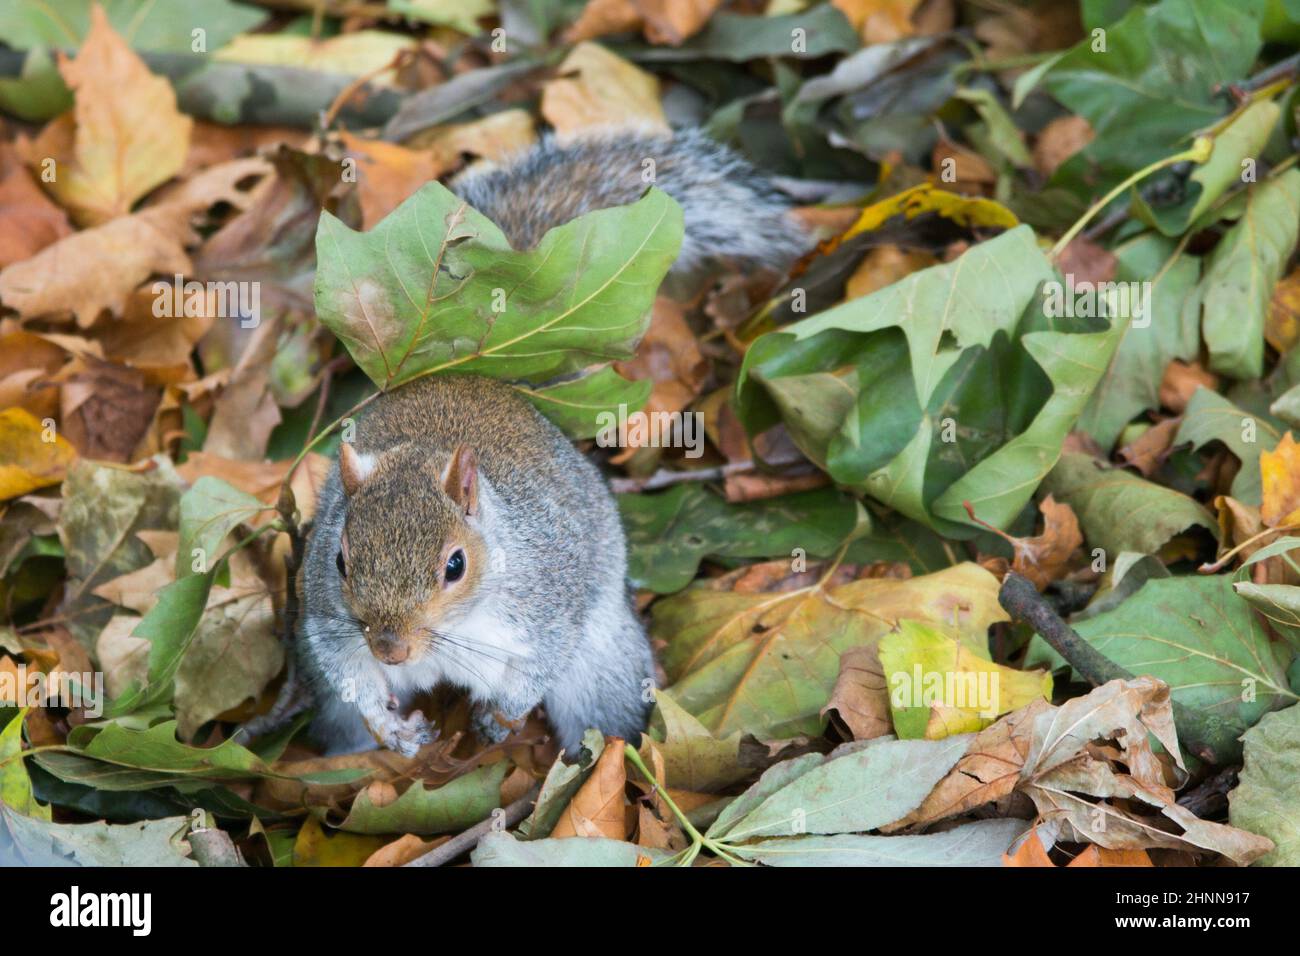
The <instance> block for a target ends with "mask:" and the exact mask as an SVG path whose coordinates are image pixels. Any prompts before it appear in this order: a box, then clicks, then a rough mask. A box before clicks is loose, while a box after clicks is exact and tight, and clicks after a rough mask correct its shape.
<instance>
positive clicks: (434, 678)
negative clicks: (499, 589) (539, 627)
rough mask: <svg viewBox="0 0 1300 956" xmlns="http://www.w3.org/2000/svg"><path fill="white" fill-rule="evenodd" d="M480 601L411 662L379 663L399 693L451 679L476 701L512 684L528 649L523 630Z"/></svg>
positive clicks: (495, 696)
mask: <svg viewBox="0 0 1300 956" xmlns="http://www.w3.org/2000/svg"><path fill="white" fill-rule="evenodd" d="M485 603H486V602H484V603H481V604H480V605H479V606H478V607H476V608H474V609H473V610H472V611H471V612H470V613H469V614H468V615H467V616H466V617H465V618H463V619H462V620H460V621H459V622H457V623H456V625H455V626H454V627H453V628H452V629H451V630H450V631H449V632H448V634H447V637H446V638H445V639H440V640H438V641H436V642H435V643H434V645H433V646H432V647H430V648H429V649H428V650H427V651H426V652H425V653H424V654H423V655H422V656H421V658H420V659H419V660H418V661H415V662H414V663H410V664H395V665H394V664H380V665H379V666H380V668H381V669H382V670H383V672H384V676H385V677H386V678H387V679H388V683H389V687H391V688H392V689H393V691H394V693H396V694H397V695H398V696H399V697H402V698H407V697H409V695H411V694H415V693H418V692H420V691H424V690H428V689H430V688H431V687H434V686H436V685H438V684H441V683H444V682H446V683H451V684H455V685H456V686H458V687H463V688H465V689H466V690H467V691H469V694H470V697H472V698H474V699H475V700H484V701H488V700H494V699H496V698H497V697H499V696H500V694H501V691H502V689H503V688H507V687H511V686H513V685H514V684H515V683H516V682H517V681H518V678H519V676H520V674H521V670H520V668H521V665H522V662H523V661H524V660H525V659H526V658H527V657H528V656H529V654H530V648H529V646H528V643H527V641H526V640H525V639H524V637H525V636H524V634H523V633H522V632H520V631H519V630H518V629H517V628H515V627H513V626H511V625H510V624H509V623H508V622H506V621H503V620H502V619H501V618H500V617H499V616H498V615H496V614H495V613H494V612H493V610H492V608H490V607H486V606H484V604H485Z"/></svg>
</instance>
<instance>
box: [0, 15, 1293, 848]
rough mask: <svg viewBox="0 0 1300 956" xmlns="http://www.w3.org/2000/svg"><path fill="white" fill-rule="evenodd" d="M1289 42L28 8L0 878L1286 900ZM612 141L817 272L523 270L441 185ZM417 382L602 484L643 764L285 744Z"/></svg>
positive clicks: (605, 249) (1, 553)
mask: <svg viewBox="0 0 1300 956" xmlns="http://www.w3.org/2000/svg"><path fill="white" fill-rule="evenodd" d="M1292 6H1293V5H1291V4H1281V3H1276V2H1270V3H1258V4H1234V3H1230V2H1229V0H1159V2H1156V3H1153V4H1149V5H1141V4H1133V5H1130V4H1079V5H1073V4H1060V3H1040V4H1031V3H1026V4H998V5H990V4H985V3H974V2H966V0H904V2H896V0H894V2H876V0H831V2H823V3H817V2H812V3H809V2H804V0H767V2H762V0H734V2H731V3H726V4H724V3H722V2H720V0H660V2H655V3H652V2H649V0H587V2H585V3H583V2H581V0H527V2H525V0H473V2H471V3H468V4H466V3H458V4H453V3H449V2H447V0H387V2H365V3H352V2H348V3H340V2H334V0H325V2H319V3H318V2H315V0H302V2H296V0H294V2H286V0H277V2H267V3H254V2H234V0H173V2H168V3H165V4H158V3H151V2H146V0H141V2H138V3H133V2H126V0H122V2H114V3H109V4H105V6H104V7H102V8H101V7H100V6H99V5H97V4H95V3H93V2H92V0H65V2H62V3H59V4H56V5H51V4H47V3H41V2H37V0H11V2H9V3H7V4H6V5H5V7H4V9H3V10H0V114H3V119H2V120H0V123H2V125H0V508H2V509H3V518H2V520H0V599H2V603H3V618H0V621H3V623H0V859H4V860H14V859H16V860H21V861H26V862H44V861H49V860H52V859H65V858H71V859H75V860H77V861H80V862H83V863H98V864H122V863H129V864H136V863H138V864H186V865H193V864H194V863H196V862H198V863H203V864H205V865H218V864H222V863H231V862H248V863H255V864H274V865H322V864H326V865H329V864H334V865H338V864H361V863H367V864H369V865H378V866H388V865H398V864H402V863H406V862H410V861H412V860H414V859H416V858H421V857H423V858H424V859H425V861H426V862H428V861H430V860H440V861H441V860H444V859H445V860H446V861H448V862H450V861H457V860H462V859H464V858H465V857H464V855H465V853H467V852H470V851H471V850H472V860H473V862H474V863H475V864H478V865H503V864H560V863H578V864H601V865H650V864H658V863H678V864H686V863H705V862H710V863H715V864H719V863H731V864H740V863H760V864H766V865H828V864H846V863H866V864H880V865H927V864H954V863H955V864H993V865H998V864H1006V865H1017V866H1061V865H1067V864H1068V865H1071V866H1103V865H1183V864H1221V863H1225V862H1227V863H1234V864H1241V865H1244V864H1249V863H1253V862H1261V863H1267V864H1292V865H1294V864H1296V863H1297V862H1300V836H1298V834H1300V797H1297V794H1300V707H1297V706H1296V704H1297V703H1298V702H1300V658H1298V652H1300V565H1298V564H1297V563H1296V555H1295V554H1294V552H1295V551H1296V550H1297V549H1300V535H1297V534H1296V532H1297V531H1300V445H1297V443H1296V441H1295V439H1294V438H1293V436H1292V433H1291V432H1290V431H1289V430H1288V429H1290V428H1293V427H1300V348H1297V347H1296V346H1297V343H1300V269H1297V268H1295V266H1294V260H1295V252H1296V243H1297V233H1298V232H1300V170H1297V169H1296V168H1295V162H1296V157H1297V153H1296V149H1295V143H1296V136H1297V128H1296V127H1297V105H1298V104H1300V99H1298V96H1300V93H1297V83H1296V75H1297V57H1296V56H1294V53H1295V48H1296V46H1297V44H1298V43H1300V20H1296V19H1292V17H1293V15H1294V14H1293V12H1292ZM1153 104H1154V106H1153ZM611 124H615V125H623V124H635V125H637V126H639V127H642V128H645V127H650V128H658V129H662V130H665V131H669V130H671V129H673V128H682V127H688V126H699V127H702V128H704V129H705V130H706V131H707V132H708V133H709V134H710V135H712V136H713V137H714V138H715V139H717V140H719V141H721V142H725V143H727V144H729V145H731V146H732V147H734V148H735V149H737V150H738V151H740V152H742V153H744V154H745V155H746V156H748V158H749V159H750V160H752V161H753V162H755V163H756V164H758V165H759V166H761V167H763V168H764V169H765V170H767V171H768V172H769V173H770V174H771V175H772V176H773V177H774V182H775V183H776V185H777V186H778V188H780V189H782V190H784V191H785V192H787V193H788V195H789V196H790V197H791V198H792V200H793V201H794V202H795V203H796V204H797V205H798V207H799V208H798V209H797V215H798V216H799V217H800V218H801V219H802V220H803V222H804V223H805V224H806V225H807V226H808V227H809V228H810V229H811V230H813V231H814V232H816V233H817V235H818V237H819V239H820V243H819V245H818V246H817V248H816V250H815V251H813V252H811V253H810V254H809V255H807V256H806V257H805V258H804V259H803V260H801V261H800V262H798V263H796V264H795V265H794V266H793V268H792V269H791V270H790V271H789V273H788V274H785V275H776V274H771V273H764V272H741V271H739V270H737V269H735V268H730V267H728V265H727V263H720V264H719V268H718V269H717V270H716V271H715V272H714V273H712V274H710V275H708V276H701V277H699V278H698V279H697V280H694V281H690V282H687V281H676V280H675V281H674V282H673V283H672V284H671V285H670V286H669V287H665V288H663V289H661V288H660V286H661V281H662V280H663V277H664V275H665V273H666V270H667V268H668V266H669V264H670V263H671V260H672V253H673V250H675V249H676V248H677V246H678V244H679V243H680V241H681V238H682V222H681V218H680V216H678V215H677V213H676V209H675V204H674V202H673V201H672V200H671V199H670V198H668V196H667V195H666V194H664V193H663V192H661V191H659V190H657V189H649V190H648V191H647V193H646V195H645V196H644V197H643V198H642V199H641V200H639V201H638V202H636V203H634V204H632V205H629V206H625V207H620V208H617V209H614V210H609V211H605V212H602V213H600V214H597V215H588V216H584V217H582V218H580V219H578V220H575V221H573V222H571V223H568V224H566V225H563V226H561V227H559V228H556V229H554V230H552V231H551V232H550V233H549V234H548V235H547V237H546V239H545V241H544V251H541V252H539V251H531V250H513V249H511V248H510V247H509V246H508V244H507V243H505V242H504V240H503V237H502V236H501V234H500V232H499V230H498V229H497V228H496V226H495V225H494V224H493V223H491V222H490V221H489V220H488V219H486V218H485V217H484V216H482V215H481V214H479V213H478V212H477V211H476V210H473V209H468V208H466V207H465V206H464V204H463V203H462V202H461V201H460V200H458V199H457V198H456V197H455V196H454V195H453V193H451V192H450V191H449V190H447V189H446V188H445V187H444V186H443V185H442V184H441V183H440V182H439V180H444V181H445V180H447V179H448V178H449V177H451V176H453V175H454V174H456V173H458V172H460V171H461V170H464V169H466V168H473V167H475V166H478V165H481V164H490V163H493V162H497V161H500V160H503V159H505V158H507V157H509V156H510V155H512V154H515V153H517V152H519V151H520V150H522V149H525V148H527V147H528V146H529V145H531V144H533V143H535V142H536V141H537V140H538V138H539V136H541V135H543V134H544V133H547V132H553V133H554V134H555V135H556V136H559V137H562V138H563V137H580V136H582V135H584V133H586V132H588V131H590V130H592V129H597V128H602V127H607V126H609V125H611ZM592 250H595V254H593V253H592ZM597 287H598V288H601V289H604V290H606V291H605V292H604V293H602V295H601V296H600V299H599V301H598V302H596V301H594V300H593V299H592V298H591V297H587V298H584V299H579V298H578V297H577V296H574V295H573V294H572V293H573V292H574V290H577V289H580V288H597ZM412 288H417V289H420V290H421V296H420V297H419V300H417V299H415V298H412V297H411V295H409V294H408V290H410V289H412ZM503 288H505V289H509V302H508V306H509V307H508V308H506V309H504V310H503V309H501V308H497V307H496V306H497V305H498V303H497V298H498V297H499V295H500V294H501V292H502V290H503ZM574 301H578V302H579V304H578V305H577V306H571V307H569V308H567V309H566V310H565V311H563V312H557V306H556V303H558V302H574ZM434 302H436V303H438V306H437V308H436V309H431V308H430V307H429V306H428V305H427V304H425V303H434ZM375 303H382V304H383V305H384V310H383V311H384V321H383V322H382V323H379V324H378V325H376V324H374V323H372V322H370V321H369V319H368V317H367V307H368V306H373V305H374V304H375ZM489 315H491V316H493V317H494V318H493V319H492V320H491V321H487V322H486V324H485V318H484V317H485V316H489ZM543 329H544V330H545V331H547V332H548V335H545V336H543V335H540V334H539V333H540V332H541V331H542V330H543ZM557 333H558V334H557ZM451 367H455V368H457V369H458V370H461V371H478V372H480V373H482V374H488V375H495V376H499V377H503V378H506V379H509V380H510V381H512V382H513V383H515V384H516V386H517V387H518V388H519V389H520V390H521V391H522V392H523V393H524V394H526V395H527V396H528V397H529V398H530V399H531V400H532V401H533V402H534V403H535V404H536V405H537V407H538V408H539V409H540V410H541V411H542V412H543V413H544V414H547V415H548V416H550V417H551V418H552V419H553V420H555V421H556V423H557V424H558V425H560V427H562V428H563V429H564V430H565V431H566V432H567V433H568V434H570V435H571V436H572V437H573V438H574V440H575V441H577V442H579V443H580V444H581V446H582V447H583V448H584V450H586V451H588V452H589V453H590V454H591V455H592V456H593V457H594V458H596V459H597V460H598V461H599V462H600V463H601V465H602V467H604V468H605V469H606V470H607V473H608V474H609V475H610V477H611V480H612V483H613V485H614V487H615V489H616V491H618V492H619V504H620V508H621V510H622V514H623V517H624V521H625V525H626V527H627V531H628V538H629V549H630V553H629V562H630V568H631V576H632V583H633V584H634V585H635V587H636V588H637V591H638V607H639V609H640V610H641V611H642V613H643V614H644V615H645V617H646V620H647V622H648V626H649V630H650V633H651V636H652V639H653V641H654V643H655V647H656V653H657V659H658V662H659V664H660V666H661V670H662V675H661V680H660V681H659V684H660V688H661V689H659V690H657V691H656V692H655V707H654V711H653V715H652V718H651V725H650V728H649V730H648V732H647V733H646V734H645V735H644V736H643V737H642V739H640V740H637V741H620V740H615V739H604V738H602V737H601V736H600V734H598V733H596V732H594V731H592V732H589V733H588V735H587V737H586V738H585V740H584V742H583V746H582V747H581V748H580V749H579V752H578V753H570V754H565V755H563V758H561V756H560V755H559V754H558V752H557V747H556V746H555V744H554V742H553V741H552V740H551V739H550V738H549V734H548V731H547V727H546V723H545V719H544V715H542V714H540V713H538V714H534V715H532V717H531V718H530V719H529V720H528V722H527V723H526V725H525V726H523V727H522V728H519V729H518V730H516V731H515V732H514V733H512V734H511V736H510V737H509V738H507V739H506V741H505V742H503V743H501V744H498V745H494V746H484V745H483V744H482V743H481V742H479V741H477V740H476V739H475V738H474V735H473V733H472V731H471V730H470V729H469V720H468V714H467V708H466V704H465V701H464V700H463V699H461V698H460V696H459V695H458V694H457V693H456V692H455V690H454V689H452V688H445V689H440V690H439V691H437V692H436V693H435V694H434V695H432V697H431V699H430V700H428V701H427V702H424V703H423V704H422V706H424V708H425V712H426V713H432V714H433V715H435V718H436V719H437V722H438V724H439V726H440V727H441V729H442V735H441V738H440V739H439V740H438V741H437V742H435V743H433V744H430V745H428V746H426V747H425V748H424V749H423V750H422V751H421V752H420V753H419V754H417V755H416V756H415V757H413V758H403V757H400V756H398V755H396V754H393V753H390V752H386V751H373V752H369V753H364V754H357V755H349V756H337V757H322V756H320V755H319V753H318V752H316V751H314V750H313V748H312V745H311V743H310V742H309V740H308V739H307V738H306V735H305V734H304V733H303V731H304V727H305V723H306V721H307V719H308V714H307V713H305V712H301V713H297V714H296V716H293V717H292V719H286V720H280V721H270V720H267V715H268V714H269V713H272V712H273V711H278V708H279V707H280V705H282V704H284V702H285V701H286V700H287V699H289V698H290V697H291V696H292V693H293V692H294V690H295V687H296V682H295V675H294V667H293V664H292V660H293V654H292V644H291V640H290V638H289V630H290V629H289V627H288V626H287V625H286V620H287V619H289V618H291V617H292V611H293V603H294V600H295V595H294V587H293V580H292V575H291V574H290V573H289V572H287V571H286V568H290V569H291V568H292V567H293V566H294V563H295V561H296V560H297V554H298V551H299V549H300V548H299V546H300V543H301V535H302V532H303V530H304V528H306V527H307V526H308V523H309V522H310V518H311V514H312V508H313V505H314V502H315V498H316V494H317V490H318V488H319V487H320V485H321V483H322V481H323V480H324V477H325V475H326V474H327V471H328V468H329V457H330V455H331V454H332V452H333V451H334V449H335V448H336V447H337V442H338V441H339V430H340V427H339V426H340V425H341V424H344V423H346V422H348V421H350V420H351V416H352V415H354V414H357V413H358V411H359V408H360V407H362V406H363V405H364V403H365V402H366V400H367V399H368V398H369V397H370V396H372V395H374V394H376V393H377V391H379V390H386V389H389V388H394V387H400V385H401V384H402V383H403V382H406V381H409V380H411V379H413V378H417V377H420V376H423V375H430V374H438V373H439V372H441V371H443V370H445V369H448V368H451ZM556 382H559V384H555V383H556ZM621 406H624V407H626V408H628V409H631V410H636V409H643V410H645V411H646V412H648V413H667V414H676V413H688V414H692V415H696V416H698V421H700V422H701V423H702V428H703V436H704V441H703V444H702V446H701V448H700V449H698V450H699V451H701V454H698V455H697V454H695V453H694V451H695V450H689V451H691V454H687V451H688V449H682V448H665V447H657V446H655V445H654V444H653V443H650V442H646V441H642V440H638V438H637V437H636V436H635V435H629V436H624V437H625V439H626V440H625V441H623V442H622V444H621V446H620V447H618V448H608V447H603V443H601V442H594V441H593V439H594V438H595V437H596V436H597V434H598V430H599V425H598V423H599V422H601V420H602V417H603V416H604V415H606V414H608V413H611V412H614V411H615V410H617V409H619V408H620V407H621ZM1012 572H1015V573H1016V574H1019V575H1022V576H1023V577H1025V578H1026V579H1028V581H1029V582H1031V583H1032V586H1033V590H1032V592H1031V593H1033V595H1034V600H1036V601H1037V602H1038V604H1037V605H1036V608H1037V611H1038V612H1040V615H1041V614H1046V615H1047V616H1048V617H1053V618H1055V616H1056V615H1059V616H1061V617H1064V618H1066V619H1068V621H1069V625H1070V627H1072V628H1073V631H1074V641H1075V642H1076V643H1075V644H1069V645H1067V644H1063V643H1062V642H1061V641H1060V640H1057V639H1055V638H1053V640H1052V641H1051V642H1049V641H1048V640H1045V639H1044V635H1040V634H1035V633H1034V632H1033V631H1032V630H1031V629H1030V628H1029V627H1028V626H1026V624H1025V623H1024V621H1025V619H1026V615H1025V614H1024V613H1023V611H1024V609H1023V608H1011V609H1010V610H1011V611H1014V612H1015V613H1009V609H1008V608H1004V607H1003V605H1002V604H1001V603H1000V600H999V586H1000V580H1001V579H1002V578H1004V577H1005V576H1006V575H1007V574H1009V573H1012ZM1034 619H1035V620H1040V619H1041V616H1040V617H1039V618H1034ZM1064 629H1065V630H1066V631H1067V632H1068V631H1069V630H1070V628H1064ZM1047 636H1048V637H1052V635H1050V634H1049V635H1047ZM1080 645H1082V646H1085V647H1088V648H1091V649H1092V650H1093V651H1094V652H1095V653H1094V654H1092V655H1088V656H1086V657H1085V656H1080V655H1079V654H1077V653H1075V652H1072V651H1071V650H1070V648H1071V647H1075V648H1076V650H1077V647H1078V646H1080ZM1062 653H1064V654H1065V656H1064V657H1063V656H1062ZM1099 661H1100V662H1101V664H1100V665H1099V664H1098V662H1099ZM55 691H57V693H55ZM288 712H289V711H286V713H288ZM249 721H254V723H253V724H252V725H250V726H252V727H256V728H259V732H257V733H240V732H239V730H240V728H241V727H242V726H244V725H247V724H248V723H249ZM426 854H431V856H426Z"/></svg>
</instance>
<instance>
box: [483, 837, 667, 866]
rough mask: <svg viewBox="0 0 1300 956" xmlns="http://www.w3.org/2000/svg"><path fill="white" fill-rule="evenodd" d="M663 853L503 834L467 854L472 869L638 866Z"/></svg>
mask: <svg viewBox="0 0 1300 956" xmlns="http://www.w3.org/2000/svg"><path fill="white" fill-rule="evenodd" d="M667 857H668V854H667V853H665V852H664V851H663V850H653V849H650V848H649V847H643V846H637V845H636V844H635V843H624V842H623V841H622V840H610V839H606V838H605V837H581V838H577V839H575V838H573V837H570V838H568V839H558V840H553V839H549V838H548V839H545V840H519V839H516V838H515V836H514V834H511V833H506V832H493V833H489V834H487V835H486V836H484V837H483V839H481V840H479V842H478V846H476V847H475V848H474V852H473V853H471V854H470V860H471V862H472V863H473V864H474V865H475V866H522V867H538V866H543V867H546V866H641V865H642V864H641V862H640V861H641V860H643V859H644V860H649V861H651V862H657V861H662V860H664V859H666V858H667Z"/></svg>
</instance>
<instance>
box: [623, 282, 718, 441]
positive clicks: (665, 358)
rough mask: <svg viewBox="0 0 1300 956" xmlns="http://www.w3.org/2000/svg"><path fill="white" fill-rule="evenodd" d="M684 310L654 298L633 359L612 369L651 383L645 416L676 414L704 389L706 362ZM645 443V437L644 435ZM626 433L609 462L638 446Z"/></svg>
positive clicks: (633, 437)
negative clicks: (620, 450)
mask: <svg viewBox="0 0 1300 956" xmlns="http://www.w3.org/2000/svg"><path fill="white" fill-rule="evenodd" d="M685 311H686V310H685V308H684V307H683V306H682V304H681V303H680V302H675V301H674V300H672V299H669V298H668V297H666V296H659V297H658V298H657V299H655V304H654V308H653V311H652V312H651V318H650V327H649V328H648V329H647V330H646V334H645V336H644V337H643V338H642V339H641V342H640V344H639V345H638V346H637V350H636V356H635V357H633V358H631V359H629V360H628V361H626V362H615V363H614V367H615V368H616V369H618V371H619V373H620V374H622V375H623V377H624V378H629V379H633V380H645V379H649V380H650V381H651V382H653V383H654V385H653V387H652V390H651V392H650V397H649V399H647V401H646V404H645V409H644V411H645V413H646V415H647V416H651V415H654V414H655V413H673V412H680V411H682V410H683V409H684V408H686V406H687V405H689V404H690V403H691V402H693V401H694V400H695V398H696V396H698V395H699V394H700V389H701V388H703V386H704V380H705V378H706V377H707V376H708V373H709V363H708V362H707V361H706V360H705V358H704V356H703V354H702V353H701V352H700V347H699V344H698V342H696V339H695V333H694V332H693V331H692V330H691V327H690V325H688V324H687V322H686V314H685ZM644 438H645V441H647V442H648V441H649V436H648V435H647V436H644ZM637 439H638V436H637V435H635V434H630V435H629V436H628V439H627V441H626V443H623V442H620V444H621V445H623V446H624V449H625V450H624V451H622V452H620V453H619V454H618V455H617V456H616V457H615V458H614V459H613V461H614V462H615V463H618V462H622V461H626V460H627V459H628V458H629V457H631V455H632V453H633V452H635V451H636V449H637V448H638V447H639V446H640V443H639V442H638V440H637Z"/></svg>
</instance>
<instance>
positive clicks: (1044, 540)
mask: <svg viewBox="0 0 1300 956" xmlns="http://www.w3.org/2000/svg"><path fill="white" fill-rule="evenodd" d="M1038 510H1039V511H1040V512H1042V515H1043V530H1042V532H1041V533H1039V534H1038V535H1036V536H1034V537H1032V538H1017V537H1015V536H1014V535H1009V534H1007V533H1006V532H1005V531H1001V530H999V529H997V528H995V527H993V526H992V525H989V524H985V523H984V522H983V521H980V519H979V517H978V516H977V515H976V514H975V511H974V510H973V509H972V508H971V506H970V503H969V502H968V503H967V504H966V512H967V514H969V515H970V516H971V518H972V519H973V520H975V521H976V522H977V523H979V524H982V525H984V527H986V528H988V529H989V530H990V531H992V532H993V533H994V534H996V535H998V536H999V537H1000V538H1002V539H1003V540H1004V541H1006V542H1007V543H1008V544H1010V545H1011V547H1012V549H1013V554H1014V557H1013V558H1012V562H1011V566H1012V568H1014V569H1015V570H1016V571H1018V572H1019V573H1020V574H1023V575H1024V576H1025V577H1027V578H1028V579H1029V580H1030V581H1032V582H1033V583H1034V587H1036V588H1038V590H1040V591H1042V590H1044V589H1045V588H1046V587H1047V585H1048V584H1050V583H1051V582H1052V581H1055V580H1056V579H1057V578H1059V577H1062V576H1063V575H1064V574H1065V571H1066V567H1067V565H1068V564H1069V561H1070V557H1071V556H1072V555H1073V554H1074V552H1075V550H1076V549H1078V548H1079V546H1080V545H1082V544H1083V534H1082V532H1080V530H1079V519H1078V518H1077V517H1076V516H1075V514H1074V509H1073V508H1071V507H1070V506H1069V505H1067V504H1064V503H1063V502H1059V501H1057V500H1056V499H1055V498H1053V497H1052V496H1051V495H1048V496H1047V497H1046V498H1044V499H1043V500H1042V501H1041V502H1039V504H1038Z"/></svg>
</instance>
